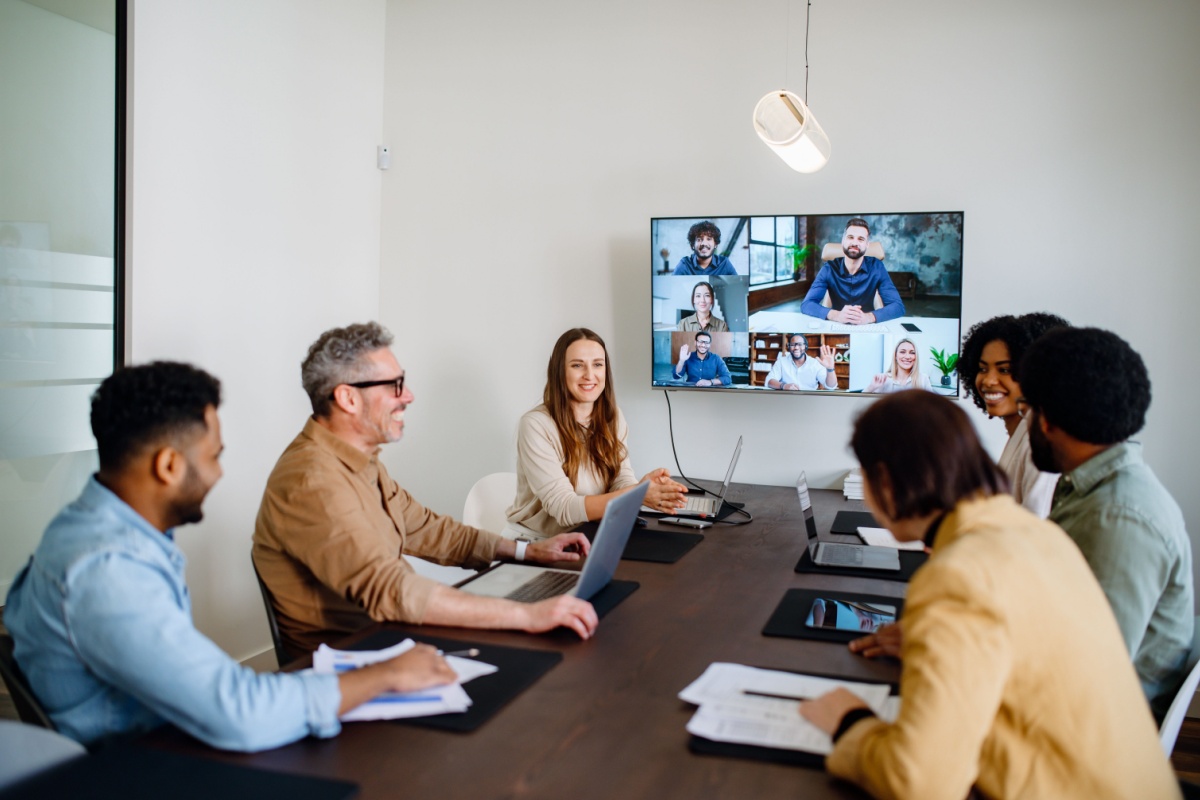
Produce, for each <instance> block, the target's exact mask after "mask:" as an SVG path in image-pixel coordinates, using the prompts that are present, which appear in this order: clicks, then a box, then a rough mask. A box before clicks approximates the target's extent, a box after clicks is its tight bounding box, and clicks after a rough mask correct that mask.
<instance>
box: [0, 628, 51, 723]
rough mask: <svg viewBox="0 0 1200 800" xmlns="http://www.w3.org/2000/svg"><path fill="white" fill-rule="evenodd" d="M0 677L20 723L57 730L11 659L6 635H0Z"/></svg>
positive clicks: (11, 651) (8, 639)
mask: <svg viewBox="0 0 1200 800" xmlns="http://www.w3.org/2000/svg"><path fill="white" fill-rule="evenodd" d="M0 677H3V678H4V685H5V686H7V687H8V693H9V694H10V695H12V699H13V705H15V706H16V707H17V716H18V717H20V718H21V721H22V722H28V723H29V724H30V725H37V726H38V727H39V728H46V729H47V730H51V731H57V730H58V728H57V727H55V725H54V723H53V722H52V721H51V720H50V715H49V714H47V713H46V709H44V708H42V704H41V702H40V701H39V700H38V699H37V697H35V696H34V694H33V690H32V689H30V688H29V683H28V682H27V681H26V680H25V676H24V674H22V673H21V668H20V667H18V666H17V659H16V658H14V657H13V638H12V637H11V636H9V635H8V634H7V633H4V634H0Z"/></svg>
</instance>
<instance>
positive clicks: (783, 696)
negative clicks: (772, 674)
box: [742, 689, 812, 701]
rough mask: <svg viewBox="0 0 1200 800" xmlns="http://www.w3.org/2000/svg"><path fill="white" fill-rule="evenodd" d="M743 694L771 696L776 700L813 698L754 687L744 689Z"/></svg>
mask: <svg viewBox="0 0 1200 800" xmlns="http://www.w3.org/2000/svg"><path fill="white" fill-rule="evenodd" d="M742 694H748V695H753V696H754V697H771V698H774V699H776V700H796V701H800V700H811V699H812V698H811V697H800V696H799V695H793V694H772V693H771V692H756V691H754V690H753V689H742Z"/></svg>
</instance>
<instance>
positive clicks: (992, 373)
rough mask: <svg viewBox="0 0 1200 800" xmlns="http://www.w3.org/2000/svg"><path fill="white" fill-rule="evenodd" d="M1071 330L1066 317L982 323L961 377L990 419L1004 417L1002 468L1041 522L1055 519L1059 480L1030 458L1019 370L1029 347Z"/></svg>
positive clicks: (966, 345)
mask: <svg viewBox="0 0 1200 800" xmlns="http://www.w3.org/2000/svg"><path fill="white" fill-rule="evenodd" d="M1066 327H1070V323H1069V322H1067V321H1066V320H1065V319H1063V318H1062V317H1059V316H1056V315H1054V314H1048V313H1045V312H1037V313H1032V314H1023V315H1021V316H1019V317H1018V316H1013V315H1011V314H1005V315H1003V316H999V317H992V318H991V319H988V320H984V321H983V322H980V323H977V324H975V325H973V326H972V327H971V329H970V330H968V331H967V335H966V338H965V339H964V340H963V348H962V355H961V356H960V357H959V359H958V375H959V378H960V380H961V383H962V386H963V387H964V389H965V390H966V393H967V395H968V396H969V397H970V398H971V399H972V400H974V401H975V405H977V406H979V408H980V409H982V410H983V411H984V412H985V413H986V414H987V415H988V416H989V417H999V418H1000V419H1001V420H1003V421H1004V429H1005V430H1006V431H1007V432H1008V443H1007V444H1006V445H1005V446H1004V452H1003V453H1001V454H1000V458H999V460H998V463H999V465H1000V468H1001V469H1002V470H1004V473H1005V474H1006V475H1007V476H1008V480H1009V482H1010V483H1011V484H1012V493H1013V496H1014V497H1015V498H1016V499H1017V502H1018V503H1020V504H1021V505H1023V506H1025V508H1027V509H1029V510H1030V511H1032V512H1033V513H1035V514H1037V515H1038V516H1039V517H1041V518H1043V519H1045V518H1046V516H1047V515H1049V513H1050V502H1051V501H1052V500H1053V499H1054V486H1055V484H1056V483H1058V475H1057V474H1055V473H1051V472H1042V471H1040V470H1039V469H1038V468H1037V467H1035V466H1034V465H1033V459H1032V458H1031V457H1030V454H1029V427H1028V424H1027V423H1026V422H1025V420H1023V419H1021V415H1020V413H1019V412H1018V409H1017V401H1018V400H1020V399H1021V386H1020V384H1019V383H1017V365H1018V364H1019V363H1020V362H1021V358H1022V357H1023V356H1024V355H1025V351H1026V349H1028V348H1029V345H1031V344H1033V343H1034V341H1035V340H1036V339H1037V338H1038V337H1039V336H1041V335H1042V334H1043V333H1045V332H1046V331H1049V330H1052V329H1054V328H1066Z"/></svg>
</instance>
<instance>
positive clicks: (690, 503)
mask: <svg viewBox="0 0 1200 800" xmlns="http://www.w3.org/2000/svg"><path fill="white" fill-rule="evenodd" d="M741 455H742V437H741V436H739V437H738V440H737V447H735V448H733V458H731V459H730V460H729V469H727V470H725V483H723V484H721V493H720V494H718V495H717V496H716V497H710V496H709V495H696V496H695V497H692V496H691V495H689V496H688V498H687V505H685V506H684V507H683V508H681V509H679V510H678V511H676V512H674V516H677V517H715V516H717V514H719V513H720V512H721V507H722V506H723V505H725V493H726V492H728V491H729V482H730V481H732V480H733V471H734V470H735V469H737V463H738V458H739V457H741ZM650 510H653V509H650Z"/></svg>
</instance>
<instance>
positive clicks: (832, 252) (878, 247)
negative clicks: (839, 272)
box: [821, 241, 883, 264]
mask: <svg viewBox="0 0 1200 800" xmlns="http://www.w3.org/2000/svg"><path fill="white" fill-rule="evenodd" d="M844 255H846V252H845V251H844V250H842V243H841V242H829V243H828V244H826V245H825V246H824V247H822V248H821V263H822V264H824V263H825V262H826V261H833V260H834V259H835V258H841V257H842V256H844ZM864 255H868V256H870V257H871V258H878V259H879V260H880V261H883V245H882V244H880V243H879V242H877V241H870V242H867V252H866V253H864Z"/></svg>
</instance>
